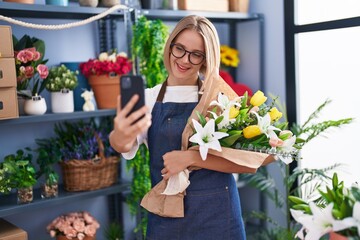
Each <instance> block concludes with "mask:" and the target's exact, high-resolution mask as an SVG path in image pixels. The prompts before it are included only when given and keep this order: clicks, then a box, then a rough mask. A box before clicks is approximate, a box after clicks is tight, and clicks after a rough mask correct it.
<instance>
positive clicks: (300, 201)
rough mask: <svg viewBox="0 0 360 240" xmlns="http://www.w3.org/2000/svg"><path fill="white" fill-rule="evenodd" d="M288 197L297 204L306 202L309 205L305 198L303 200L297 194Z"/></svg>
mask: <svg viewBox="0 0 360 240" xmlns="http://www.w3.org/2000/svg"><path fill="white" fill-rule="evenodd" d="M288 198H289V200H290V201H291V202H293V203H295V204H306V205H307V203H306V202H305V201H304V200H302V199H301V198H299V197H297V196H289V197H288Z"/></svg>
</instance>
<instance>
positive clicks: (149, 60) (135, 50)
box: [131, 16, 168, 87]
mask: <svg viewBox="0 0 360 240" xmlns="http://www.w3.org/2000/svg"><path fill="white" fill-rule="evenodd" d="M167 36H168V27H167V26H166V25H165V24H164V23H163V22H162V21H161V20H148V19H147V18H146V17H145V16H141V17H140V18H139V19H138V21H137V22H136V23H135V25H134V27H133V38H132V43H131V44H132V56H133V62H137V63H138V67H139V69H140V74H142V75H143V76H145V78H146V82H147V86H148V87H153V86H155V85H157V84H158V83H161V82H163V81H164V80H165V78H166V76H167V72H166V69H165V66H164V61H163V53H164V46H165V42H166V39H167ZM135 58H136V59H135Z"/></svg>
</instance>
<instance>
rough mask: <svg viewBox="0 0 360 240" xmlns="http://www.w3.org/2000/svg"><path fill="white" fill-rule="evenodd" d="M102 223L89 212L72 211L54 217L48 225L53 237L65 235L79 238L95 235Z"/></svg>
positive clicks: (69, 237)
mask: <svg viewBox="0 0 360 240" xmlns="http://www.w3.org/2000/svg"><path fill="white" fill-rule="evenodd" d="M99 227H100V224H99V223H98V222H97V221H96V219H95V218H94V217H93V216H91V215H90V213H88V212H71V213H68V214H66V215H62V216H59V217H57V218H56V219H54V220H53V221H52V222H51V223H50V224H49V225H48V226H47V227H46V229H47V231H48V232H49V234H50V236H51V237H56V236H57V235H65V236H66V238H68V239H72V238H75V237H77V238H78V239H79V240H82V239H84V238H85V237H86V236H95V234H96V230H97V229H98V228H99Z"/></svg>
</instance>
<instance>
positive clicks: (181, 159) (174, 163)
mask: <svg viewBox="0 0 360 240" xmlns="http://www.w3.org/2000/svg"><path fill="white" fill-rule="evenodd" d="M163 159H164V168H163V169H162V170H161V174H162V176H163V178H164V179H165V180H167V179H169V177H170V176H172V175H175V174H177V173H179V172H181V171H183V170H184V169H186V168H188V166H190V161H189V159H188V158H187V157H186V151H171V152H168V153H165V154H164V155H163Z"/></svg>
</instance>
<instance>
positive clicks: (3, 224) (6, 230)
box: [0, 218, 28, 240]
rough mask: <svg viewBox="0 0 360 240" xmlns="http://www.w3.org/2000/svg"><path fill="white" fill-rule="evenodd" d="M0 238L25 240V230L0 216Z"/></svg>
mask: <svg viewBox="0 0 360 240" xmlns="http://www.w3.org/2000/svg"><path fill="white" fill-rule="evenodd" d="M0 239H1V240H27V239H28V236H27V232H25V231H24V230H22V229H21V228H18V227H17V226H15V225H13V224H11V223H9V222H8V221H5V220H4V219H1V218H0Z"/></svg>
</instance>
